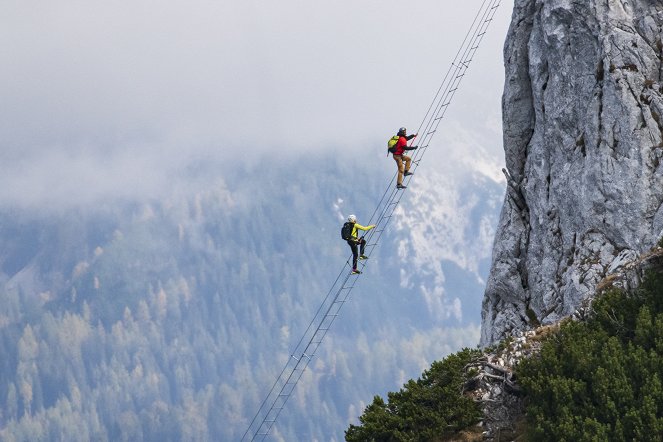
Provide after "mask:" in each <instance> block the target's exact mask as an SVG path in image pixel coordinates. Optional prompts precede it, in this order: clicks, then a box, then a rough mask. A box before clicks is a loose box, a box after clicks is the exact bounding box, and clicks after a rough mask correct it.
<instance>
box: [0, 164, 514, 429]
mask: <svg viewBox="0 0 663 442" xmlns="http://www.w3.org/2000/svg"><path fill="white" fill-rule="evenodd" d="M307 161H308V162H307V165H306V167H305V168H301V169H298V170H297V175H296V177H297V179H296V180H293V174H292V168H291V167H289V164H292V159H285V160H283V161H282V162H279V161H272V162H269V163H267V162H262V163H255V164H253V165H243V166H241V167H238V168H237V170H235V171H232V172H229V173H226V174H224V175H223V178H221V179H218V180H216V181H215V184H213V185H209V186H208V187H207V188H204V187H203V188H200V189H198V190H197V191H195V192H193V193H187V192H184V193H181V194H178V193H175V194H173V195H172V196H171V197H168V198H165V199H162V200H150V201H131V202H126V203H123V204H120V203H112V204H111V203H106V204H99V205H98V206H97V207H95V208H91V207H89V206H85V207H79V208H68V209H63V210H60V211H57V210H56V211H45V210H39V209H37V208H35V209H32V210H31V209H25V208H24V209H16V208H14V209H6V210H4V211H2V212H0V270H1V272H0V281H1V282H2V285H1V286H0V346H1V348H0V351H2V354H3V355H6V357H5V358H3V360H2V362H0V373H1V374H2V376H1V377H0V379H2V381H0V410H1V413H0V437H1V438H2V439H8V440H17V441H20V440H26V441H27V440H35V439H38V438H44V439H53V438H56V439H57V438H60V437H64V438H65V439H66V440H72V441H75V440H122V439H126V440H134V441H140V440H155V441H156V440H210V439H216V440H237V439H239V438H240V437H241V434H242V433H243V431H244V430H245V429H246V426H247V425H248V419H250V418H251V417H252V415H253V413H254V412H255V411H256V410H257V407H258V405H259V403H260V401H261V400H262V399H263V397H264V394H266V392H267V390H268V388H269V387H270V386H271V382H273V381H274V379H275V377H276V373H277V372H278V370H280V368H281V366H282V364H283V361H284V358H286V357H288V351H289V350H290V349H291V347H292V346H293V345H294V344H293V342H295V340H296V338H297V336H298V335H299V334H301V333H302V331H303V330H304V328H305V327H306V325H307V324H308V321H310V319H311V318H312V317H313V316H312V315H313V312H314V311H315V309H316V308H317V306H318V303H319V302H320V300H321V298H322V296H323V295H324V293H325V292H326V289H327V288H328V287H327V286H328V284H329V283H330V282H331V281H330V278H332V276H335V275H336V273H337V272H338V270H339V269H340V268H341V266H342V265H343V262H344V261H345V259H346V258H347V256H348V253H349V249H348V247H347V245H345V244H344V243H343V242H342V241H341V240H340V237H339V233H338V229H339V227H340V222H341V219H340V216H341V215H346V214H347V213H349V212H353V213H355V214H357V215H358V217H359V219H360V221H364V220H365V219H366V217H367V216H368V215H369V214H370V210H372V205H373V203H374V198H375V196H376V195H379V194H381V192H382V191H383V190H384V189H383V185H384V183H385V181H386V180H384V178H385V177H387V176H389V175H391V173H392V172H393V164H392V161H391V160H389V162H388V163H386V165H385V164H382V163H376V162H371V161H364V162H363V163H360V164H365V166H361V167H362V168H363V170H360V172H362V173H363V174H364V176H365V177H366V178H365V179H364V180H363V181H362V186H361V189H360V190H358V189H357V186H356V184H355V179H354V177H355V175H354V174H356V173H357V170H347V169H346V168H344V167H343V165H342V164H341V163H340V160H339V159H337V158H333V157H321V158H314V157H311V158H309V159H307ZM221 166H222V165H219V164H209V165H207V167H208V169H205V170H198V171H196V172H197V173H201V174H205V173H209V174H210V175H213V174H214V169H215V168H217V167H218V168H220V167H221ZM420 170H421V169H420ZM466 176H467V177H468V180H467V181H466V182H462V183H460V182H458V181H455V180H454V179H453V178H450V177H446V176H445V175H442V174H436V173H434V172H433V171H431V172H430V173H425V172H421V173H420V174H419V176H417V177H416V178H417V179H418V180H419V183H420V184H419V188H418V186H417V185H414V186H411V189H409V190H408V192H411V194H410V196H411V198H412V200H411V201H410V202H405V203H404V205H403V208H402V211H401V212H399V214H398V216H397V218H396V219H394V221H393V225H392V226H391V227H390V233H389V235H387V236H386V237H385V240H384V241H383V243H382V244H381V245H380V247H379V248H378V249H377V251H376V254H375V255H374V256H373V257H372V258H371V262H370V265H369V267H367V272H366V273H365V274H364V275H362V281H361V283H360V285H359V286H358V288H357V290H355V292H353V297H352V299H351V302H350V303H349V304H348V305H347V306H346V307H344V309H343V310H342V315H341V317H340V318H339V319H338V320H337V322H336V323H335V324H334V328H333V330H332V332H331V333H330V334H329V336H328V337H327V338H326V340H325V342H324V343H323V346H322V347H321V351H320V354H319V355H317V357H316V358H315V359H314V361H313V363H312V365H311V367H310V370H308V371H307V373H306V374H305V376H304V377H303V378H302V381H301V385H300V386H299V387H298V390H297V391H296V395H295V397H293V398H292V400H291V401H290V402H289V403H288V409H287V410H285V411H284V413H283V414H282V416H281V417H280V420H279V423H278V425H277V426H276V427H275V428H274V433H273V435H274V437H276V438H277V439H279V440H301V439H314V438H320V439H322V438H324V439H329V438H333V440H340V439H341V438H342V433H343V430H344V429H345V427H346V426H347V423H348V422H349V421H352V420H353V419H356V417H357V416H358V415H359V414H360V412H361V410H362V409H363V405H364V402H363V401H364V400H368V399H369V398H370V397H371V396H372V395H373V394H374V392H375V391H385V390H387V389H389V388H393V387H394V386H397V385H399V384H400V383H402V382H403V379H405V378H408V377H410V376H413V375H414V374H416V373H418V372H420V371H421V370H422V369H423V368H424V367H425V366H426V365H427V364H429V363H430V361H432V360H433V359H437V358H439V357H440V356H442V355H444V354H446V353H449V352H451V351H455V350H457V349H458V348H460V347H462V346H467V345H474V344H475V343H476V341H477V339H478V318H479V311H478V299H479V297H480V294H481V288H482V278H484V277H485V275H486V273H487V269H488V262H489V256H488V253H489V249H488V247H487V246H486V244H483V242H484V241H483V239H484V238H486V237H487V236H492V231H491V229H490V227H487V226H492V225H494V224H495V222H496V216H497V202H498V201H499V199H500V197H501V195H502V189H501V187H502V186H501V185H500V184H499V183H495V182H494V181H492V180H491V179H487V178H485V177H483V176H481V175H480V174H471V173H468V175H466ZM427 188H430V189H433V188H435V189H436V190H435V192H430V193H428V196H425V195H426V191H427ZM431 195H432V196H431ZM366 221H367V220H366ZM454 225H455V227H454ZM460 225H462V226H464V227H463V228H460V229H459V228H458V226H460ZM477 247H478V248H479V251H478V253H476V254H474V252H468V250H475V251H476V249H477Z"/></svg>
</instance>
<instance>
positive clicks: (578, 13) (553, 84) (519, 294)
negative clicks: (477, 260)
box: [482, 0, 663, 345]
mask: <svg viewBox="0 0 663 442" xmlns="http://www.w3.org/2000/svg"><path fill="white" fill-rule="evenodd" d="M662 29H663V1H661V0H633V1H624V0H575V1H574V0H516V1H515V9H514V13H513V19H512V24H511V28H510V30H509V34H508V37H507V42H506V45H505V65H506V85H505V92H504V98H503V113H504V149H505V154H506V170H505V174H506V175H507V181H508V187H507V194H506V197H505V202H504V207H503V209H502V214H501V219H500V222H499V226H498V230H497V234H496V238H495V244H494V249H493V263H492V269H491V273H490V277H489V280H488V283H487V287H486V294H485V297H484V301H483V310H482V318H483V324H482V344H484V345H487V344H490V343H492V342H495V341H497V340H499V339H500V338H501V337H503V336H505V335H506V334H508V333H510V332H513V331H516V330H523V329H527V328H531V327H534V326H538V325H540V324H548V323H553V322H556V321H558V320H559V319H560V318H562V317H565V316H568V315H570V314H572V313H573V312H574V311H575V309H576V308H577V307H578V306H579V305H580V304H581V303H582V302H583V301H584V300H585V299H586V298H587V297H589V296H590V294H591V293H593V290H594V288H595V287H596V285H597V283H598V282H599V281H600V280H601V279H602V278H603V277H604V276H605V275H606V274H607V273H609V272H611V271H614V269H615V268H616V267H618V266H619V265H620V263H622V262H624V261H625V260H627V259H631V258H633V257H634V256H637V255H639V254H641V253H642V252H643V251H645V250H648V249H650V248H651V247H652V246H653V245H654V244H655V243H656V242H657V241H658V239H659V238H660V237H661V232H662V230H663V161H662V158H663V135H662V132H663V66H662V62H661V59H662V57H663V55H662V49H663V42H662V40H663V30H662Z"/></svg>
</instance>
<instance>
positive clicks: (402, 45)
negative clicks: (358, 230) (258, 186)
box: [0, 0, 513, 206]
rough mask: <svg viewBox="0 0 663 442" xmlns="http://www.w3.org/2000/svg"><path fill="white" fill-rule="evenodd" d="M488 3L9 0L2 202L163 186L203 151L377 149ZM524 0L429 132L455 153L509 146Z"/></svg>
mask: <svg viewBox="0 0 663 442" xmlns="http://www.w3.org/2000/svg"><path fill="white" fill-rule="evenodd" d="M480 4H481V0H466V1H464V2H456V1H442V0H437V1H436V0H408V1H396V0H354V1H347V0H337V1H334V2H316V1H310V0H309V1H304V0H282V1H279V2H275V1H258V0H241V1H240V0H236V1H229V0H221V1H218V0H217V1H211V0H210V1H207V0H186V1H184V0H170V1H168V2H162V1H146V0H132V1H126V0H116V1H113V2H99V1H83V0H59V1H53V2H35V1H32V0H21V1H18V0H8V1H6V2H4V3H3V4H2V6H0V56H1V58H2V66H3V68H2V69H1V70H0V82H2V85H3V86H2V88H0V102H2V106H1V107H0V148H1V153H0V176H2V186H0V204H2V205H6V204H7V203H18V204H20V205H24V206H31V205H40V204H43V203H45V202H46V201H64V200H71V201H81V202H86V201H94V200H95V199H97V198H102V199H103V198H108V197H113V196H120V197H122V196H129V195H136V194H145V195H153V194H156V193H158V191H159V189H160V188H163V187H164V185H165V183H166V182H168V181H169V179H170V177H172V176H173V175H176V174H177V172H178V170H179V168H181V167H183V165H186V164H188V163H189V162H190V161H191V160H192V159H195V158H200V157H214V158H223V157H224V156H227V155H232V156H238V157H244V156H249V157H252V158H255V157H257V156H259V154H261V153H268V154H278V153H287V152H290V151H292V152H295V153H297V154H298V155H305V154H307V153H308V152H314V151H322V150H330V149H334V150H337V151H339V154H342V155H346V154H351V153H352V152H354V151H356V149H374V150H375V151H376V152H378V153H379V154H380V155H381V157H382V156H383V155H382V154H383V153H384V146H383V144H385V142H386V139H387V138H388V137H389V136H390V135H391V134H392V132H394V131H395V130H396V129H397V128H398V127H399V126H401V125H406V126H408V127H412V128H415V127H416V126H418V125H419V123H420V120H421V119H422V118H423V116H424V113H425V111H426V109H427V108H428V105H429V104H430V101H431V100H432V98H433V94H434V92H435V91H436V90H437V88H438V86H439V83H440V81H441V78H442V75H443V74H444V72H446V70H447V68H448V67H449V64H450V62H451V60H452V58H453V56H454V55H455V53H456V51H457V50H458V48H459V45H460V42H461V41H462V38H463V36H464V34H465V32H466V31H467V28H468V27H469V24H470V23H471V20H472V18H473V16H474V14H475V13H476V11H477V10H478V8H479V5H480ZM512 5H513V2H512V1H505V2H504V3H503V4H502V6H501V8H500V10H499V11H498V13H497V16H496V21H495V23H494V24H493V25H492V26H491V28H490V29H489V32H488V35H487V37H486V39H485V40H484V42H483V44H482V47H481V48H480V50H479V52H478V56H477V57H476V59H475V61H474V64H473V66H472V67H471V69H470V72H469V74H470V75H468V76H467V78H466V79H465V81H464V83H463V85H462V90H461V93H459V94H458V95H457V96H456V101H455V103H454V105H453V106H452V107H451V108H450V111H449V113H448V117H449V118H448V120H449V121H447V122H445V123H444V125H443V126H442V128H443V129H444V130H445V133H446V135H442V136H438V137H439V139H437V138H438V137H436V140H435V142H439V143H443V144H454V143H455V144H454V145H456V146H461V147H460V148H458V147H456V150H455V154H454V156H453V157H454V158H457V159H458V161H462V160H463V158H464V155H465V154H464V149H465V148H469V149H472V151H471V152H468V153H467V154H468V155H467V158H466V160H467V161H469V162H472V161H474V160H476V149H481V150H485V154H484V155H482V156H483V157H488V158H487V160H486V161H488V163H490V166H488V169H494V168H495V167H494V163H495V161H501V155H502V152H501V135H500V130H501V128H500V118H501V117H500V96H501V91H502V87H503V68H502V46H503V41H504V37H505V34H506V29H507V26H508V21H509V18H510V15H511V10H512V7H513V6H512ZM445 136H446V137H448V139H446V140H445V138H444V137H445ZM463 146H465V147H463ZM444 157H445V158H447V159H449V158H450V157H449V156H448V155H444ZM472 157H474V159H472Z"/></svg>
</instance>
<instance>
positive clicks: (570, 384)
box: [517, 273, 663, 441]
mask: <svg viewBox="0 0 663 442" xmlns="http://www.w3.org/2000/svg"><path fill="white" fill-rule="evenodd" d="M662 357H663V275H661V274H660V273H652V274H649V275H648V276H647V278H646V280H645V282H644V283H643V284H642V286H641V288H640V289H639V290H637V291H636V292H635V293H632V294H628V293H625V292H623V291H620V290H617V289H612V290H610V291H608V292H606V293H605V294H604V295H602V296H601V297H600V298H599V299H597V300H596V301H595V302H594V304H593V314H592V315H591V317H590V318H589V319H588V320H587V321H585V322H571V321H569V322H566V323H564V324H563V325H562V326H561V327H560V330H559V332H558V333H557V334H555V335H553V336H551V337H550V338H548V339H547V340H546V342H545V343H544V344H543V346H542V349H541V352H540V354H539V355H538V356H536V357H532V358H530V359H527V360H524V361H523V362H522V363H521V364H520V365H519V367H518V372H517V375H518V378H519V380H520V383H521V385H522V386H523V388H524V390H525V393H526V395H527V420H528V428H529V439H530V440H535V441H611V440H614V441H622V440H629V441H630V440H637V441H660V440H662V439H663V388H662V385H663V365H662V364H661V361H662Z"/></svg>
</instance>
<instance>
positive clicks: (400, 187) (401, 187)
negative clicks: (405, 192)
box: [396, 184, 407, 189]
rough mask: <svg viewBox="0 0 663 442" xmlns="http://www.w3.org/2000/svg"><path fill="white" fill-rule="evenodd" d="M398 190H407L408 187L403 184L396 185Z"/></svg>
mask: <svg viewBox="0 0 663 442" xmlns="http://www.w3.org/2000/svg"><path fill="white" fill-rule="evenodd" d="M396 188H397V189H407V186H404V185H402V184H396Z"/></svg>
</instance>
